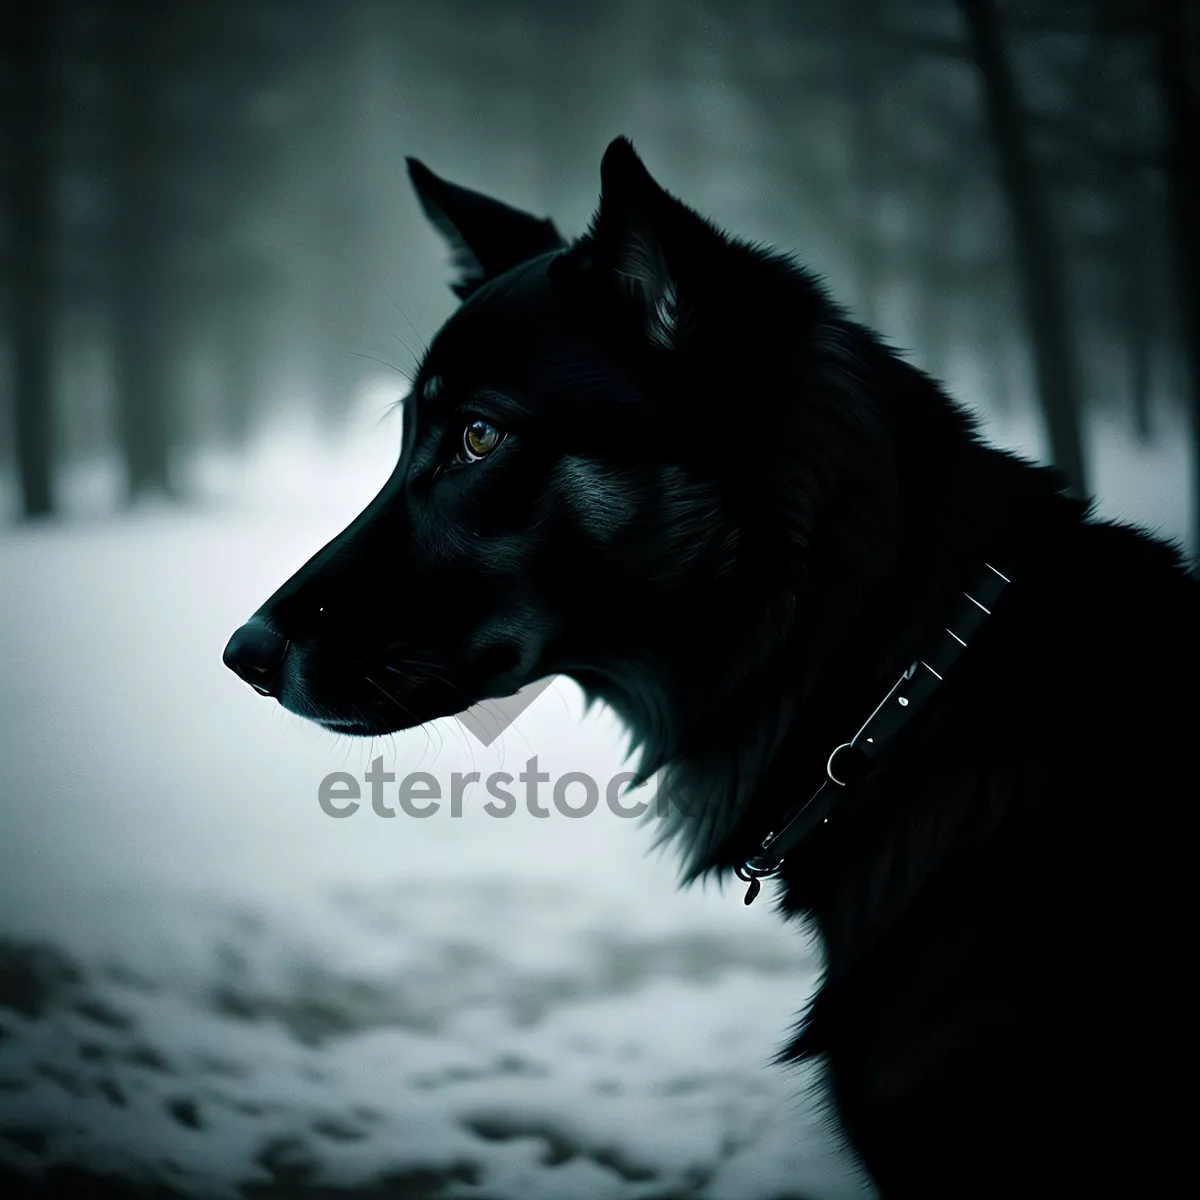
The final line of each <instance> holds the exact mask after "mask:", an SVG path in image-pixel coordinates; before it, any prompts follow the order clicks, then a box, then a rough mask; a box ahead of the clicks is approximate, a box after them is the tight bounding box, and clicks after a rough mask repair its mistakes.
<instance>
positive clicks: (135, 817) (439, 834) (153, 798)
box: [0, 420, 1186, 1200]
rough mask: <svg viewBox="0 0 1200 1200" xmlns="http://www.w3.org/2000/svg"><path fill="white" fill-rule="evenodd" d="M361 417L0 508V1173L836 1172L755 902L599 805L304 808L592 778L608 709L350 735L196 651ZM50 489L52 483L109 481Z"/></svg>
mask: <svg viewBox="0 0 1200 1200" xmlns="http://www.w3.org/2000/svg"><path fill="white" fill-rule="evenodd" d="M373 426H374V422H373V421H371V420H364V421H363V422H360V423H359V424H358V425H357V426H356V429H357V433H356V435H355V437H353V438H351V439H350V440H348V441H347V442H346V443H345V444H344V445H343V444H329V443H328V442H327V443H326V444H322V443H321V442H320V441H319V440H316V439H313V438H311V437H308V436H306V435H304V433H303V431H301V430H294V431H292V432H290V433H289V432H288V431H287V430H276V431H274V432H273V433H272V435H271V437H270V438H269V439H267V440H266V441H265V443H264V446H263V448H262V450H261V452H260V453H258V454H257V455H255V456H254V457H253V459H252V460H251V461H250V462H248V463H246V464H242V465H241V466H237V465H232V464H220V463H215V462H210V463H207V464H202V465H201V466H200V467H199V468H197V472H198V473H197V475H196V483H197V486H198V488H199V489H200V490H201V491H203V492H204V493H205V494H207V495H209V496H211V497H215V498H216V499H213V500H210V501H209V502H207V503H205V504H202V505H198V506H195V507H192V508H190V509H187V510H184V511H179V512H176V511H167V510H157V511H156V510H153V509H149V510H145V511H140V512H137V513H133V514H127V515H121V516H106V515H95V514H94V513H93V515H81V516H77V517H76V518H75V519H73V520H70V521H66V522H63V523H61V524H58V525H55V526H47V527H44V528H38V529H22V528H16V527H13V528H9V529H7V530H6V531H4V532H3V533H0V662H2V664H3V684H4V686H3V688H2V689H0V747H2V750H3V753H2V754H0V802H2V803H3V806H4V807H3V811H2V816H0V1182H2V1181H3V1177H4V1172H5V1171H6V1170H10V1171H12V1170H17V1171H22V1172H41V1173H45V1172H50V1174H49V1176H47V1177H48V1178H50V1179H51V1180H52V1181H53V1182H52V1183H51V1185H50V1194H73V1192H74V1191H75V1190H77V1188H78V1187H81V1186H82V1183H81V1180H84V1179H94V1178H95V1177H98V1176H99V1177H108V1178H112V1179H118V1180H141V1181H145V1182H147V1183H153V1184H158V1185H161V1187H162V1188H163V1189H165V1190H162V1191H161V1192H158V1193H155V1194H162V1195H173V1194H180V1195H187V1196H192V1195H196V1196H217V1195H250V1196H283V1195H322V1196H336V1195H363V1196H366V1195H370V1196H383V1195H388V1196H397V1197H428V1198H433V1197H487V1198H489V1200H537V1198H539V1197H545V1198H547V1200H576V1198H579V1200H582V1198H584V1197H596V1198H600V1197H613V1198H616V1197H621V1198H630V1200H632V1198H635V1197H638V1198H643V1200H650V1198H651V1197H657V1198H659V1200H665V1198H666V1197H697V1198H700V1197H704V1198H708V1200H720V1198H729V1200H756V1198H763V1200H766V1198H775V1200H783V1198H784V1197H802V1196H803V1197H825V1198H833V1197H840V1196H852V1195H860V1194H863V1191H864V1187H863V1184H862V1181H861V1179H860V1178H859V1176H858V1174H857V1172H856V1170H855V1167H854V1164H853V1162H852V1161H851V1160H850V1159H849V1158H848V1157H847V1156H846V1155H845V1154H844V1153H843V1152H842V1151H841V1150H840V1149H839V1146H838V1144H837V1141H836V1137H835V1136H833V1134H832V1132H831V1130H830V1129H829V1128H828V1126H827V1125H826V1123H825V1119H824V1118H823V1116H822V1109H821V1105H820V1092H819V1082H820V1081H819V1079H816V1078H814V1077H813V1076H812V1075H811V1074H809V1073H806V1072H795V1071H792V1072H789V1071H784V1070H781V1069H779V1068H776V1067H773V1066H771V1065H770V1063H769V1059H770V1057H771V1056H772V1054H773V1053H774V1051H775V1050H776V1048H777V1047H778V1046H779V1045H780V1044H781V1042H782V1040H783V1039H784V1037H785V1034H786V1031H787V1029H788V1027H789V1026H790V1024H791V1023H792V1021H793V1020H794V1017H795V1014H796V1013H797V1011H798V1010H799V1009H800V1008H801V1007H802V1005H803V1002H804V999H805V997H806V996H807V994H808V993H809V992H810V991H811V989H812V987H813V985H814V983H815V980H816V972H817V963H816V959H815V956H814V953H813V947H811V946H810V945H809V944H808V943H807V942H806V941H805V939H804V937H803V935H802V933H801V931H799V930H795V929H784V928H782V927H780V926H779V925H778V923H777V922H776V920H775V918H774V917H773V914H772V913H771V910H770V907H769V905H766V904H759V905H756V906H754V907H753V908H751V909H746V908H744V907H743V906H742V904H741V902H740V893H733V892H727V893H725V894H721V892H720V891H719V890H717V889H715V888H710V889H708V890H704V889H696V890H693V891H689V892H683V893H681V892H678V891H676V889H675V886H674V881H675V867H674V863H673V862H671V861H670V860H663V859H661V858H660V857H658V856H656V855H653V854H648V853H647V850H648V847H649V844H650V840H651V837H650V831H648V830H647V829H646V828H644V827H643V826H642V825H641V824H640V823H639V822H637V821H633V820H627V819H621V818H618V817H616V816H614V815H613V814H612V813H610V812H609V811H607V810H606V808H605V807H604V805H603V804H602V805H601V806H600V808H599V809H597V811H595V812H594V813H592V814H591V815H590V816H588V817H587V818H586V819H581V820H571V819H567V818H565V817H563V816H561V815H560V814H558V813H557V812H555V811H554V809H553V808H551V810H550V811H551V815H550V816H549V817H548V818H545V819H537V818H534V817H533V816H531V815H529V814H528V813H527V812H525V811H523V809H520V808H519V809H518V811H517V812H516V814H514V815H513V816H512V817H510V818H508V819H503V820H502V819H497V818H495V817H491V816H489V815H488V814H486V813H485V812H484V811H483V810H482V804H483V802H484V801H485V800H487V799H488V797H487V796H486V794H483V793H482V790H481V789H473V790H472V791H469V792H468V795H467V800H466V803H465V805H464V811H463V813H462V815H461V816H460V817H452V816H451V815H450V814H449V811H448V807H443V808H442V810H440V811H439V812H438V813H436V814H435V815H433V816H431V817H429V818H427V819H423V820H417V819H414V818H412V817H408V816H405V815H403V814H401V815H400V816H398V817H397V818H396V819H393V820H384V819H381V818H379V817H377V816H375V815H374V814H373V813H372V812H371V810H370V808H369V806H367V805H364V806H363V807H362V808H361V809H360V810H359V811H358V812H357V813H356V814H355V815H354V816H353V817H350V818H347V819H342V820H333V819H331V818H330V817H328V816H326V815H325V814H324V813H322V811H321V809H320V807H319V806H318V803H317V790H318V786H319V784H320V782H321V780H322V779H323V778H324V777H325V776H326V775H327V774H329V773H330V772H332V771H343V770H344V771H349V772H351V773H353V774H357V775H360V776H361V775H362V773H363V771H364V770H365V769H366V768H367V767H368V766H369V764H370V762H371V760H372V759H373V758H375V757H376V756H382V757H383V759H384V765H385V767H386V769H389V770H393V771H395V772H396V774H397V775H398V776H402V775H404V774H406V773H408V772H411V771H415V770H424V771H428V772H430V773H431V774H433V775H434V776H435V777H436V778H437V779H438V780H439V781H440V782H441V785H442V787H443V790H446V791H448V790H449V780H450V777H451V774H452V773H453V772H456V771H471V770H478V771H480V772H481V773H482V774H483V776H484V777H485V778H486V776H487V774H488V773H489V772H490V771H493V770H498V769H508V770H509V771H511V772H512V773H513V774H514V775H515V774H516V773H517V772H518V770H520V769H521V768H522V767H523V765H524V764H525V762H526V760H527V759H528V758H530V757H532V756H533V755H537V756H538V765H539V768H540V769H541V770H542V771H545V772H548V773H549V774H550V776H551V779H556V778H559V777H561V776H562V775H563V774H565V773H567V772H569V771H584V772H587V773H589V774H591V775H592V776H593V778H595V779H597V780H598V781H600V782H601V783H602V784H603V782H604V781H606V780H608V779H609V778H611V777H612V776H613V775H614V774H616V773H617V772H618V771H620V770H621V769H622V764H623V738H622V734H621V731H620V730H619V728H618V727H617V726H616V724H615V722H614V721H613V720H612V718H611V716H610V715H609V714H607V713H605V712H594V713H591V714H588V715H586V716H585V715H584V713H583V706H582V703H581V700H580V697H579V694H578V692H577V691H576V690H575V689H574V688H573V687H572V686H571V685H570V684H568V683H566V682H565V681H557V682H556V683H555V684H554V685H553V686H552V687H551V688H550V689H549V690H548V691H546V692H545V693H544V694H543V695H542V696H541V697H540V698H539V699H538V700H537V701H536V702H535V703H534V704H533V706H532V707H531V708H529V709H528V710H527V711H526V712H525V713H523V714H522V715H521V716H520V717H519V718H518V720H517V721H516V723H515V725H514V726H513V727H512V728H510V729H509V730H508V731H507V732H506V733H505V734H504V735H503V736H502V737H501V738H500V739H499V740H498V741H497V742H495V743H493V744H492V745H491V746H488V747H484V746H482V745H481V744H479V743H478V742H477V741H475V740H474V738H473V737H472V736H471V735H470V733H469V732H467V731H466V730H464V729H463V728H462V727H461V726H460V725H458V724H456V723H455V722H452V721H446V722H440V723H439V724H438V725H437V726H435V727H434V728H433V729H431V730H429V731H415V732H411V733H408V734H404V735H400V736H397V737H395V738H387V739H380V740H377V741H376V742H374V743H373V744H368V743H363V742H356V741H351V740H349V739H344V738H343V739H339V738H336V737H334V736H333V735H331V734H327V733H324V732H321V731H320V730H318V729H316V728H315V727H312V726H309V725H306V724H304V723H302V722H300V721H298V720H297V719H295V718H292V717H289V716H287V715H286V714H283V713H281V712H280V710H279V709H278V707H277V706H276V705H275V704H274V703H273V702H271V701H268V700H264V699H261V698H259V697H257V696H255V695H254V694H253V693H252V692H251V691H250V689H249V688H247V687H245V686H244V685H242V684H240V683H239V682H238V681H237V680H236V679H235V678H234V677H233V676H232V675H231V674H230V673H229V672H228V671H226V670H225V669H224V667H223V666H222V665H221V661H220V656H221V650H222V647H223V645H224V642H225V639H226V637H227V635H228V634H229V632H230V631H231V630H232V629H233V628H234V627H235V626H236V625H238V624H239V623H240V622H241V621H242V620H243V619H244V618H245V617H246V616H247V615H248V614H249V613H250V612H251V611H252V610H253V609H254V608H255V607H256V606H257V605H258V604H259V602H260V601H261V600H262V599H263V598H265V597H266V596H267V595H268V594H269V593H270V592H271V591H272V590H273V589H274V588H275V587H276V586H277V585H278V584H279V583H280V582H281V581H282V580H283V579H284V578H285V577H286V576H287V575H288V574H289V573H290V572H291V571H292V570H294V569H295V568H296V567H297V566H298V565H299V564H300V563H301V562H303V561H304V559H305V558H307V557H308V555H309V554H310V553H312V552H313V551H314V550H315V549H316V548H317V547H318V546H319V545H321V544H322V543H323V542H324V541H325V540H326V539H327V538H328V537H329V536H331V535H332V534H333V533H335V532H336V531H337V530H338V529H339V528H340V527H341V526H342V525H343V524H344V523H345V522H346V521H348V520H349V519H350V518H351V517H352V516H353V515H354V514H355V512H357V511H358V509H359V507H361V504H362V503H363V502H364V501H365V500H366V499H367V498H368V497H369V496H370V495H371V494H372V493H373V491H374V490H375V488H376V487H377V486H378V485H379V483H380V482H381V481H382V479H383V478H384V476H385V475H386V473H387V470H388V465H389V461H390V459H391V456H392V454H393V452H394V448H395V446H394V443H395V438H396V423H395V422H391V423H385V424H384V425H383V426H381V427H380V428H379V429H378V430H376V429H374V427H373ZM1006 432H1007V434H1008V436H1007V437H1005V436H1004V435H1005V433H1006ZM1000 436H1001V437H1003V438H1004V440H1006V441H1008V442H1009V443H1015V444H1018V445H1021V444H1022V439H1023V438H1025V442H1024V444H1025V445H1026V446H1027V448H1031V449H1036V447H1035V446H1029V443H1028V437H1027V435H1025V434H1023V433H1022V431H1020V430H1010V431H1000ZM1097 437H1099V438H1100V442H1098V443H1097V459H1096V461H1097V462H1098V464H1099V465H1100V469H1101V471H1102V473H1103V472H1107V473H1108V477H1107V483H1106V479H1105V478H1102V479H1101V481H1100V486H1101V491H1102V495H1106V496H1107V497H1108V500H1106V504H1105V507H1106V509H1107V511H1109V512H1113V511H1116V512H1118V513H1120V515H1125V516H1129V517H1131V518H1134V519H1138V520H1142V521H1145V522H1147V523H1150V524H1154V525H1157V526H1160V527H1162V528H1163V529H1164V531H1165V532H1167V533H1170V534H1173V535H1174V534H1178V533H1180V532H1181V526H1182V515H1183V512H1184V511H1185V510H1186V509H1185V506H1186V498H1185V497H1184V496H1183V494H1182V493H1183V489H1182V487H1180V486H1178V484H1177V483H1176V484H1175V485H1174V486H1172V485H1171V481H1170V480H1169V479H1166V480H1164V474H1165V473H1166V472H1170V471H1175V470H1178V463H1177V462H1176V461H1175V458H1174V457H1172V456H1176V457H1177V452H1176V451H1175V450H1169V451H1167V452H1165V456H1164V454H1163V453H1159V454H1158V455H1157V457H1152V458H1145V459H1144V460H1139V459H1137V458H1135V457H1131V456H1130V455H1129V454H1122V455H1120V456H1116V455H1115V453H1111V452H1110V451H1109V450H1106V449H1105V446H1107V445H1108V443H1105V442H1104V441H1103V437H1104V435H1103V434H1102V433H1101V434H1098V435H1097ZM1106 455H1107V458H1106ZM1106 463H1107V464H1108V465H1105V464H1106ZM1114 464H1119V466H1118V465H1114ZM1139 481H1141V483H1140V484H1139ZM69 484H70V488H71V494H72V496H73V498H74V499H73V503H75V505H76V507H77V508H78V509H79V510H80V511H81V512H85V511H86V510H87V509H88V507H89V504H90V503H91V502H92V501H94V500H95V499H96V497H97V496H101V495H102V494H103V492H104V490H105V488H106V486H107V483H106V478H105V475H104V473H103V471H99V470H97V471H94V472H92V473H90V474H89V473H86V472H83V473H76V474H75V475H74V476H73V477H72V479H71V480H70V481H69ZM1118 485H1119V486H1118ZM1106 487H1107V492H1106ZM1139 487H1140V489H1141V490H1140V492H1139V491H1138V488H1139ZM1112 497H1123V498H1124V500H1125V501H1126V507H1124V508H1117V507H1116V506H1115V504H1114V503H1112V502H1109V501H1111V499H1112ZM547 791H548V788H547V789H546V791H544V792H543V795H544V796H545V795H546V792H547ZM71 1172H75V1174H72V1173H71ZM118 1194H125V1193H118Z"/></svg>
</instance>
